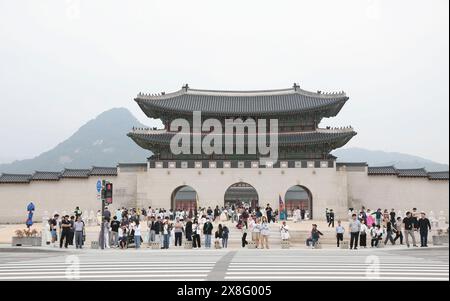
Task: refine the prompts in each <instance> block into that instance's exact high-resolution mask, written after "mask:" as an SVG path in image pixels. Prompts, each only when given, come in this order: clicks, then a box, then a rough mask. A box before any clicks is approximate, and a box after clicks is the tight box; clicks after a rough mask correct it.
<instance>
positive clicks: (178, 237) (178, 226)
mask: <svg viewBox="0 0 450 301" xmlns="http://www.w3.org/2000/svg"><path fill="white" fill-rule="evenodd" d="M174 233H175V247H176V246H180V247H181V243H182V238H183V222H181V221H180V217H177V218H176V221H175V225H174Z"/></svg>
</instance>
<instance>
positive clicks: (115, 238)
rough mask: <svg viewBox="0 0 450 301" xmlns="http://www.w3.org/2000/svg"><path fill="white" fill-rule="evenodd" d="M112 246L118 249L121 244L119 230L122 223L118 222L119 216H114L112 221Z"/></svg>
mask: <svg viewBox="0 0 450 301" xmlns="http://www.w3.org/2000/svg"><path fill="white" fill-rule="evenodd" d="M110 226H111V245H112V246H113V247H117V246H118V244H119V228H120V222H119V221H118V220H117V216H115V215H114V216H113V220H112V221H111V225H110Z"/></svg>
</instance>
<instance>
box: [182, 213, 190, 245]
mask: <svg viewBox="0 0 450 301" xmlns="http://www.w3.org/2000/svg"><path fill="white" fill-rule="evenodd" d="M191 218H192V216H189V215H188V217H187V221H186V224H185V225H184V233H185V235H186V240H187V241H192V221H191Z"/></svg>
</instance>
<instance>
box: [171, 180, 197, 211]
mask: <svg viewBox="0 0 450 301" xmlns="http://www.w3.org/2000/svg"><path fill="white" fill-rule="evenodd" d="M197 203H198V195H197V191H195V189H194V188H192V187H191V186H186V185H184V186H180V187H177V188H176V189H175V190H174V191H173V192H172V196H171V202H170V204H171V206H172V209H174V210H177V209H182V210H188V211H189V210H192V211H194V210H195V208H197Z"/></svg>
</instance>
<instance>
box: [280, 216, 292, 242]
mask: <svg viewBox="0 0 450 301" xmlns="http://www.w3.org/2000/svg"><path fill="white" fill-rule="evenodd" d="M280 234H281V240H284V241H286V240H289V238H290V237H289V226H288V225H287V224H286V221H282V222H281V226H280Z"/></svg>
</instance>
